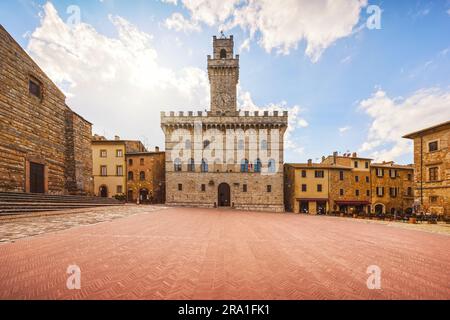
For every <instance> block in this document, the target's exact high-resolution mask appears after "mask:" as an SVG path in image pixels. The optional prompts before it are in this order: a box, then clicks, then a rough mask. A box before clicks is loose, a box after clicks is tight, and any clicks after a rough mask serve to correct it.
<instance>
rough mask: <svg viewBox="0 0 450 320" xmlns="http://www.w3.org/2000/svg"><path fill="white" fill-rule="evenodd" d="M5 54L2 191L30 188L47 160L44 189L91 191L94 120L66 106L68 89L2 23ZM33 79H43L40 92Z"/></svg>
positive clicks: (1, 63) (0, 109) (0, 117)
mask: <svg viewBox="0 0 450 320" xmlns="http://www.w3.org/2000/svg"><path fill="white" fill-rule="evenodd" d="M0 57H1V59H0V191H14V192H29V191H30V185H29V167H30V162H36V163H40V164H43V165H45V179H44V180H45V188H44V189H45V192H48V193H53V194H64V193H69V192H73V191H75V190H76V192H77V193H79V192H86V193H89V183H88V181H89V180H90V177H91V175H92V172H91V166H92V159H91V157H90V156H89V155H90V153H86V151H87V150H88V149H90V136H91V124H90V123H89V122H87V121H85V120H83V119H82V118H81V117H79V116H77V115H75V114H74V113H73V112H72V111H71V110H70V109H69V108H68V107H67V106H66V103H65V96H64V94H63V93H62V92H61V91H60V90H59V89H58V87H57V86H56V85H55V84H54V83H53V82H52V81H51V80H50V78H48V77H47V76H46V74H45V73H44V72H43V71H42V70H41V69H40V68H39V66H38V65H37V64H36V63H35V62H34V61H33V60H32V59H31V58H30V57H29V56H28V54H27V53H26V52H25V51H24V50H23V49H22V48H21V47H20V46H19V44H17V42H16V41H15V40H14V39H13V38H12V37H11V36H10V35H9V34H8V32H7V31H6V30H5V29H4V28H3V27H2V26H1V25H0ZM30 80H33V81H36V82H38V83H39V84H40V86H41V96H40V97H36V96H34V95H32V94H31V93H30V91H29V81H30ZM88 136H89V139H86V137H88ZM79 152H80V153H79ZM81 152H82V153H81ZM70 153H73V154H70Z"/></svg>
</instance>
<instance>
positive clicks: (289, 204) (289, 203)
mask: <svg viewBox="0 0 450 320" xmlns="http://www.w3.org/2000/svg"><path fill="white" fill-rule="evenodd" d="M329 169H330V166H329V165H324V164H320V163H312V161H308V163H295V164H289V163H287V164H285V166H284V174H285V179H284V180H285V186H284V196H285V206H286V208H285V209H286V211H291V212H295V213H310V214H325V213H326V212H327V211H329V201H328V198H329V189H330V188H329V172H330V170H329Z"/></svg>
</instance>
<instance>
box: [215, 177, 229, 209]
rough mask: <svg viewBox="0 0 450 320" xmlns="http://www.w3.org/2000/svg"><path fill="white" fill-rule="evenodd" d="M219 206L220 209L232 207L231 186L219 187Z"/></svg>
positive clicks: (225, 184) (221, 185) (223, 184)
mask: <svg viewBox="0 0 450 320" xmlns="http://www.w3.org/2000/svg"><path fill="white" fill-rule="evenodd" d="M218 196H219V199H218V204H219V207H229V206H230V198H231V191H230V186H229V185H228V183H221V184H220V185H219V192H218Z"/></svg>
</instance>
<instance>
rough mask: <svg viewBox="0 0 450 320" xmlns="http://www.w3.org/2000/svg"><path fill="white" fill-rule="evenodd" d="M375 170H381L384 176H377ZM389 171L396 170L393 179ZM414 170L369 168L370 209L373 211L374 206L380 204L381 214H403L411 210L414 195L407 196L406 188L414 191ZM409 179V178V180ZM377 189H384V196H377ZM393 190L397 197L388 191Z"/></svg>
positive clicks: (385, 166) (379, 166)
mask: <svg viewBox="0 0 450 320" xmlns="http://www.w3.org/2000/svg"><path fill="white" fill-rule="evenodd" d="M377 169H383V170H384V174H383V176H382V177H379V176H377ZM389 170H396V175H395V177H394V178H393V177H391V176H390V172H389ZM413 176H414V169H413V167H411V168H406V166H404V167H400V166H395V167H393V166H389V165H384V166H383V165H378V166H372V167H371V181H372V185H371V192H372V209H373V211H374V210H375V206H376V205H378V204H381V205H382V206H383V213H392V212H394V211H395V212H405V211H406V210H412V207H413V204H414V195H413V194H410V195H408V188H411V189H410V190H414V181H413ZM409 177H411V178H409ZM377 187H384V195H383V196H381V197H380V196H378V195H377ZM391 188H395V189H396V190H397V195H396V196H392V195H391V194H390V189H391Z"/></svg>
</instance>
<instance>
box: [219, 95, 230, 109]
mask: <svg viewBox="0 0 450 320" xmlns="http://www.w3.org/2000/svg"><path fill="white" fill-rule="evenodd" d="M231 102H232V101H231V96H230V95H229V94H228V93H219V94H217V97H216V104H217V106H218V107H226V106H229V105H230V104H231Z"/></svg>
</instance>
